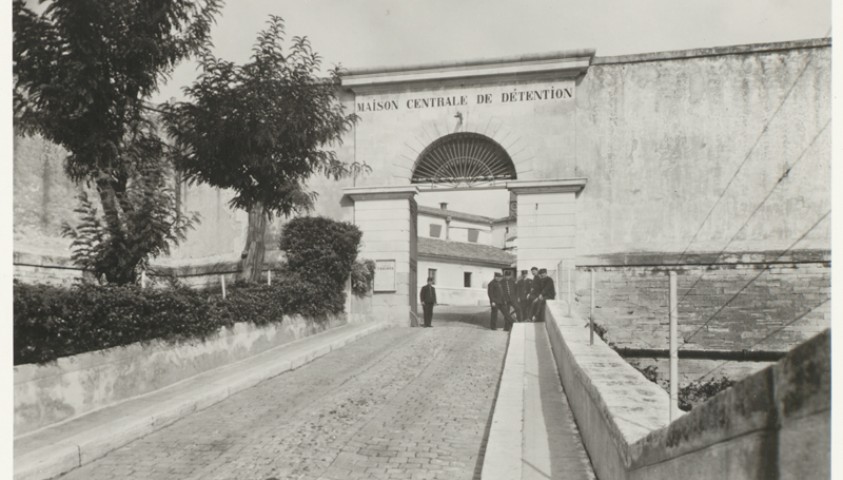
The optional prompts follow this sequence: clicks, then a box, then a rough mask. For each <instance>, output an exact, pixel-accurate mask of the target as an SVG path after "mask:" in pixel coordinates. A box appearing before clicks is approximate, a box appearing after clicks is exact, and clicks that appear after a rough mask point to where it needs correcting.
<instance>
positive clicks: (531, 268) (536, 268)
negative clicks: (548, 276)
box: [530, 267, 539, 270]
mask: <svg viewBox="0 0 843 480" xmlns="http://www.w3.org/2000/svg"><path fill="white" fill-rule="evenodd" d="M538 269H539V267H530V270H538Z"/></svg>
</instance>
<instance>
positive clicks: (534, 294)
mask: <svg viewBox="0 0 843 480" xmlns="http://www.w3.org/2000/svg"><path fill="white" fill-rule="evenodd" d="M530 273H531V274H533V280H532V281H531V282H530V293H529V294H528V295H527V308H526V316H527V321H528V322H532V321H533V320H534V319H533V317H534V316H535V315H534V314H533V310H534V308H533V304H534V303H535V302H536V299H537V298H538V297H539V293H541V290H542V279H541V277H540V276H539V269H538V267H532V268H530Z"/></svg>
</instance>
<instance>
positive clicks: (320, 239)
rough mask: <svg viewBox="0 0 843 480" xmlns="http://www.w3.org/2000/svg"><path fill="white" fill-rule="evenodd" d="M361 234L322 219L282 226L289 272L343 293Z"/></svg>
mask: <svg viewBox="0 0 843 480" xmlns="http://www.w3.org/2000/svg"><path fill="white" fill-rule="evenodd" d="M362 236H363V233H362V232H361V231H360V229H359V228H357V227H356V226H355V225H352V224H350V223H346V222H337V221H335V220H331V219H330V218H325V217H298V218H294V219H292V220H290V222H288V223H287V225H285V226H284V231H283V233H282V235H281V242H280V247H281V249H282V250H284V252H285V253H286V256H287V268H288V269H289V271H290V273H293V274H296V275H298V276H300V277H301V278H304V279H308V280H309V281H312V282H314V283H316V284H317V285H320V286H324V287H326V288H328V289H337V290H339V291H342V290H344V288H345V281H346V279H348V276H349V274H350V273H351V268H352V265H354V261H355V260H356V259H357V249H358V248H359V246H360V239H361V237H362Z"/></svg>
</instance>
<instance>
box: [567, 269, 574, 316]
mask: <svg viewBox="0 0 843 480" xmlns="http://www.w3.org/2000/svg"><path fill="white" fill-rule="evenodd" d="M571 270H573V268H569V269H568V316H569V317H570V316H571V303H572V302H573V301H574V299H573V296H572V295H571V291H572V287H571Z"/></svg>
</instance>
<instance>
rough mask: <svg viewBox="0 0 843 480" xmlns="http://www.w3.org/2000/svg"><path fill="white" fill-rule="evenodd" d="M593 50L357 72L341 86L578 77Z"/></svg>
mask: <svg viewBox="0 0 843 480" xmlns="http://www.w3.org/2000/svg"><path fill="white" fill-rule="evenodd" d="M594 53H595V50H593V49H579V50H567V51H561V52H553V53H543V54H535V55H520V56H516V57H503V58H496V59H478V60H471V61H463V62H441V63H431V64H422V65H407V66H398V67H375V68H357V69H350V70H346V72H345V73H343V74H342V80H341V82H342V86H343V87H345V88H347V89H350V90H352V91H354V92H355V93H365V92H367V91H371V90H373V89H378V88H381V89H383V88H385V87H391V88H393V89H394V88H395V87H397V86H398V85H401V84H407V83H423V84H424V83H429V84H431V85H437V86H441V84H442V82H443V81H451V82H453V81H461V80H467V79H472V80H474V81H478V80H481V79H484V78H485V79H488V78H493V79H494V80H495V81H501V80H505V79H517V80H519V81H524V80H525V79H529V77H534V78H544V77H546V76H547V75H553V76H554V77H555V78H559V77H569V78H573V77H577V76H578V75H580V74H582V73H585V71H586V70H587V69H588V66H589V65H590V64H591V60H592V59H593V58H594Z"/></svg>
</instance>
